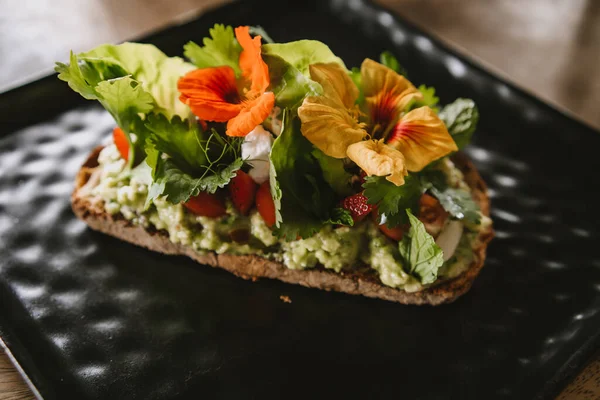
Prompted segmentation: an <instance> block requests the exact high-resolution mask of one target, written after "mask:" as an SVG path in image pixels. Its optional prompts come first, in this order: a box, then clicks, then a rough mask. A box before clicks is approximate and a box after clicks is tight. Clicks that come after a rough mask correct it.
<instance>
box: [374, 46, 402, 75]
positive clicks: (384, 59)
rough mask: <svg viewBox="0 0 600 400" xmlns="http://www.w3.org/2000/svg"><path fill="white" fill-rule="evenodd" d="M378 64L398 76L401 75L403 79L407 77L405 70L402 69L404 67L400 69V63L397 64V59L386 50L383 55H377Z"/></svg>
mask: <svg viewBox="0 0 600 400" xmlns="http://www.w3.org/2000/svg"><path fill="white" fill-rule="evenodd" d="M379 62H380V63H381V64H383V65H385V66H386V67H388V68H390V69H392V70H394V71H396V72H397V73H399V74H400V75H403V76H404V77H406V76H407V75H406V70H405V69H404V67H402V65H400V63H399V62H398V59H397V58H396V57H394V55H393V54H392V53H391V52H390V51H387V50H386V51H384V52H383V53H381V54H380V55H379Z"/></svg>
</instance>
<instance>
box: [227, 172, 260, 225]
mask: <svg viewBox="0 0 600 400" xmlns="http://www.w3.org/2000/svg"><path fill="white" fill-rule="evenodd" d="M227 187H228V188H229V195H230V196H231V201H233V205H234V206H235V208H237V209H238V211H239V212H240V213H242V214H243V215H247V214H248V211H250V207H252V204H254V196H255V195H256V189H258V185H257V184H256V182H254V180H252V178H251V177H250V175H248V174H247V173H245V172H244V171H242V170H238V171H237V172H236V174H235V177H234V178H233V179H232V180H231V182H229V185H228V186H227Z"/></svg>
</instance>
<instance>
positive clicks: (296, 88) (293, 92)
mask: <svg viewBox="0 0 600 400" xmlns="http://www.w3.org/2000/svg"><path fill="white" fill-rule="evenodd" d="M263 60H264V61H265V63H266V64H267V66H268V67H269V75H271V85H270V89H269V90H270V91H272V92H273V93H274V94H275V104H276V105H277V106H279V107H281V108H292V109H293V108H298V107H299V106H300V105H301V104H302V101H303V100H304V98H305V97H306V96H316V95H319V94H321V92H322V91H323V89H322V88H321V85H319V84H318V83H317V82H315V81H313V80H312V79H310V78H308V77H306V76H304V75H303V74H302V73H301V72H300V71H299V70H298V69H297V68H296V67H294V66H293V65H292V64H290V63H289V62H287V61H286V60H284V59H283V58H281V57H279V56H275V55H271V54H265V55H263Z"/></svg>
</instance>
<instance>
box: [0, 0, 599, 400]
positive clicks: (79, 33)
mask: <svg viewBox="0 0 600 400" xmlns="http://www.w3.org/2000/svg"><path fill="white" fill-rule="evenodd" d="M298 1H302V0H298ZM348 1H354V0H348ZM228 2H230V0H176V1H175V0H0V93H1V92H4V91H6V90H8V89H10V88H14V87H17V86H19V85H21V84H23V83H26V82H28V81H31V80H34V79H36V78H38V77H41V76H44V75H46V74H48V73H50V72H52V68H53V65H54V62H55V61H67V57H68V54H69V50H71V49H72V50H74V51H75V52H80V51H84V50H88V49H90V48H92V47H94V46H96V45H98V44H101V43H105V42H121V41H124V40H131V39H135V38H137V37H140V36H144V35H146V34H148V33H151V32H154V31H157V30H160V29H161V28H164V27H166V26H169V25H173V24H178V23H182V22H185V21H188V20H191V19H193V18H194V17H196V16H197V15H199V14H201V13H203V12H205V11H206V10H207V9H210V8H213V7H217V6H219V5H222V4H224V3H228ZM282 2H284V0H282ZM374 2H375V3H378V4H381V5H383V6H386V7H388V8H389V9H391V10H392V11H393V12H394V13H396V14H398V15H400V16H402V17H404V18H406V19H408V20H409V21H411V22H413V23H414V24H416V25H417V26H419V27H420V28H422V29H423V30H425V31H426V32H428V33H430V34H432V35H433V36H436V37H438V38H439V39H440V40H442V41H444V42H446V43H447V44H448V45H449V46H450V47H452V48H454V49H455V50H456V51H458V52H459V53H462V54H463V55H466V56H467V57H470V58H472V59H474V60H475V61H476V62H478V63H480V64H483V65H484V66H485V67H486V68H487V69H489V70H492V71H494V72H495V73H497V74H499V75H501V76H502V77H504V78H505V79H507V80H509V81H512V82H513V83H515V84H516V85H518V86H520V87H521V88H524V89H525V90H527V91H529V92H531V93H533V94H535V95H537V96H538V97H540V98H542V99H543V100H545V101H546V102H549V103H551V104H553V105H555V106H557V107H559V108H560V109H562V110H565V111H566V112H568V113H569V114H571V115H572V116H574V117H575V118H578V119H580V120H583V121H585V122H586V123H588V124H589V125H592V126H594V127H595V128H597V129H600V73H598V66H599V65H600V0H374ZM400 61H401V60H400ZM0 95H1V94H0ZM599 382H600V362H598V361H596V362H592V363H591V364H590V365H588V367H587V368H586V369H585V370H584V371H583V372H582V373H581V374H580V375H579V376H578V377H577V378H576V380H575V381H574V382H573V383H572V384H571V386H569V387H568V388H567V389H566V390H565V392H563V394H562V395H561V398H577V399H593V398H600V383H599ZM31 398H33V397H32V394H31V392H30V391H28V390H27V388H25V386H24V385H23V383H22V381H21V380H20V378H19V377H18V376H17V375H16V372H15V370H14V368H13V367H12V366H11V365H10V364H9V363H8V361H7V359H6V358H5V357H4V356H3V355H2V352H1V350H0V399H2V400H4V399H13V400H14V399H31Z"/></svg>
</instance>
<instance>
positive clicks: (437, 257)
mask: <svg viewBox="0 0 600 400" xmlns="http://www.w3.org/2000/svg"><path fill="white" fill-rule="evenodd" d="M406 214H407V215H408V220H409V222H410V229H409V230H408V233H407V234H405V235H404V236H403V237H402V241H401V242H400V243H399V244H398V248H399V250H400V255H401V256H402V258H403V260H404V263H405V267H406V268H408V273H410V274H411V275H413V276H415V277H417V278H419V280H420V281H421V283H423V284H428V283H433V282H435V280H436V279H437V274H438V270H439V269H440V267H441V266H442V265H443V264H444V252H443V251H442V249H441V248H440V247H439V246H438V245H437V244H435V240H434V239H433V237H432V236H431V235H430V234H429V233H427V231H426V230H425V226H424V225H423V223H422V222H421V221H419V219H418V218H417V217H415V216H414V215H413V213H412V212H411V211H410V209H406Z"/></svg>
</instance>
